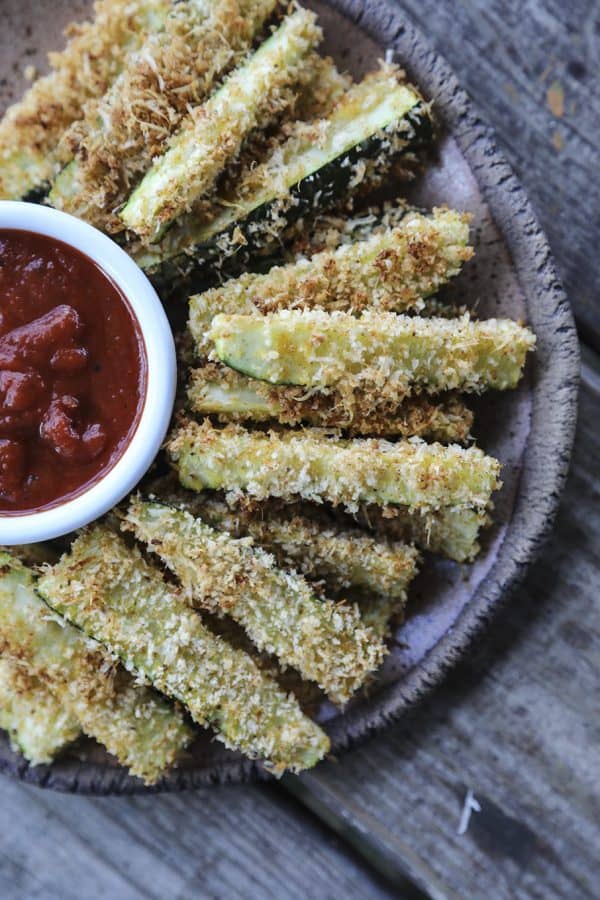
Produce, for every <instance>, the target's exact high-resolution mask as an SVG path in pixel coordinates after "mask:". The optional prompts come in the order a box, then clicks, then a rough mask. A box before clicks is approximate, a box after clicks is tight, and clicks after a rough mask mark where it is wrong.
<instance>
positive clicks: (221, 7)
mask: <svg viewBox="0 0 600 900" xmlns="http://www.w3.org/2000/svg"><path fill="white" fill-rule="evenodd" d="M277 5H278V0H219V2H218V3H213V4H209V5H208V6H203V5H202V4H199V3H197V2H192V0H190V2H182V3H178V4H176V5H175V6H174V7H173V9H172V12H171V13H170V15H169V16H168V17H167V18H166V21H165V23H164V28H163V29H162V31H159V32H158V33H156V34H151V35H150V36H149V37H148V38H147V40H146V42H145V43H144V44H143V46H142V47H141V48H140V50H139V52H138V53H136V54H135V55H133V56H132V57H131V58H130V59H129V61H128V63H127V66H126V67H125V69H124V71H123V72H122V73H121V75H120V76H119V78H118V79H117V80H116V82H115V83H114V85H113V86H112V88H111V89H110V90H109V91H108V92H107V93H106V94H105V95H104V97H102V98H101V99H100V100H98V101H97V102H92V103H88V104H87V105H86V107H85V110H84V112H85V116H84V118H83V119H82V120H81V121H79V122H77V123H75V124H74V125H73V126H72V127H71V128H70V129H69V131H68V132H67V133H66V134H65V136H64V138H63V142H62V154H63V156H64V157H65V158H67V159H69V158H71V157H74V160H75V161H74V163H72V164H71V166H72V167H73V168H71V167H70V168H71V171H70V172H67V173H65V175H64V176H61V177H60V178H59V179H58V181H57V182H56V184H55V188H54V190H53V192H52V194H51V200H52V202H53V205H55V206H58V207H59V208H61V209H64V210H66V211H67V212H70V213H72V214H74V215H77V216H79V217H80V218H83V219H86V220H87V221H88V222H91V223H92V224H94V225H96V226H97V227H99V228H103V229H104V230H106V231H109V232H115V231H121V230H122V228H123V223H122V222H121V220H120V219H119V217H118V216H117V215H116V212H115V211H116V210H117V209H118V208H119V206H121V204H122V203H123V202H124V201H125V200H126V199H127V197H128V196H129V194H130V192H131V190H132V189H133V187H134V186H135V184H136V183H137V181H138V180H139V179H140V177H141V176H143V175H144V173H145V172H146V171H147V170H148V169H149V168H150V166H151V164H152V160H153V159H154V158H155V157H157V156H159V155H161V154H162V153H163V152H164V150H165V148H166V145H167V143H168V140H169V138H170V136H171V135H172V134H173V133H174V132H175V130H176V129H177V127H178V126H179V124H180V122H181V120H182V118H183V117H184V116H186V115H187V114H188V113H189V110H190V109H191V108H192V107H194V106H197V105H198V104H199V103H201V102H202V101H203V100H204V99H205V97H206V96H207V94H208V93H209V91H210V90H211V88H212V86H213V85H214V84H215V82H216V81H217V80H218V79H219V78H220V77H221V76H222V75H223V74H224V73H226V72H227V71H228V70H229V69H230V68H231V67H232V66H233V65H235V63H236V61H239V59H240V58H241V55H242V54H243V53H244V52H246V51H247V49H248V47H249V46H250V44H251V42H252V40H253V39H254V37H255V35H256V34H257V33H258V32H260V31H261V29H262V28H263V26H264V24H265V22H266V21H267V19H268V18H269V17H270V16H271V15H272V14H273V12H274V11H275V9H276V7H277ZM63 180H66V182H67V184H68V187H69V189H68V190H66V189H63V187H62V182H63ZM74 187H76V189H75V190H73V188H74Z"/></svg>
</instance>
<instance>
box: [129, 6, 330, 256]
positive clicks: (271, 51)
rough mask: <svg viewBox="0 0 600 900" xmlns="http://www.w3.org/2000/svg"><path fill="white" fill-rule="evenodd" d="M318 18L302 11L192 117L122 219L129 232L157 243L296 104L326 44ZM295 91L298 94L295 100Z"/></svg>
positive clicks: (172, 141) (141, 185) (151, 173)
mask: <svg viewBox="0 0 600 900" xmlns="http://www.w3.org/2000/svg"><path fill="white" fill-rule="evenodd" d="M321 38H322V32H321V29H320V28H318V27H317V25H316V16H315V14H314V13H312V12H309V11H308V10H303V9H299V10H297V11H296V12H295V13H293V14H292V15H290V16H288V17H286V18H285V19H284V20H283V22H282V24H281V25H280V26H279V28H278V29H277V31H275V32H274V33H273V34H272V35H271V36H270V37H269V38H268V40H266V41H265V42H264V43H263V44H262V45H261V46H260V47H259V49H258V50H257V51H256V52H255V53H254V54H253V55H251V56H250V57H249V59H248V60H247V62H246V63H245V64H243V65H240V66H239V67H238V68H237V69H235V70H234V71H233V72H232V73H231V74H230V75H229V76H228V77H227V79H226V80H225V82H224V83H223V85H222V86H221V87H220V88H219V89H218V90H217V91H215V93H214V94H213V95H212V96H211V97H209V99H208V100H207V101H206V102H205V103H204V104H203V105H202V106H200V107H198V108H196V109H195V110H192V111H191V113H190V115H189V116H188V117H187V118H186V119H184V121H183V122H182V124H181V127H180V129H179V131H178V132H177V133H176V134H175V135H174V137H173V138H172V140H171V142H170V146H169V149H168V150H167V151H166V152H165V153H164V154H163V155H162V156H161V157H159V158H158V159H157V160H156V162H155V163H154V165H153V166H152V168H151V169H150V171H149V172H148V173H147V174H146V175H145V177H144V179H143V180H142V182H141V184H140V185H139V186H138V187H137V188H136V189H135V191H134V192H133V194H132V195H131V197H130V198H129V200H128V202H127V204H126V205H125V207H124V208H123V210H122V211H121V213H120V217H121V219H122V220H123V222H124V223H125V225H126V227H127V228H128V229H130V230H131V231H134V232H135V233H136V234H137V235H139V236H140V237H141V238H142V239H146V240H148V241H149V242H152V241H156V240H157V239H158V238H159V237H160V235H161V234H162V233H163V232H164V230H165V229H166V228H167V227H168V226H169V225H170V224H171V223H172V222H173V221H174V220H175V219H177V217H178V216H180V215H182V214H183V213H187V212H190V210H191V208H192V206H193V204H194V202H195V201H196V200H197V199H198V198H200V197H202V196H204V195H206V194H207V193H208V192H209V191H210V190H211V189H212V188H213V185H214V183H215V181H216V179H217V176H218V175H219V174H220V173H221V172H222V171H223V169H224V168H225V166H226V165H227V163H228V162H229V161H230V160H232V159H235V158H236V157H237V156H238V154H239V152H240V149H241V147H242V144H243V142H244V141H245V139H246V138H247V136H248V135H249V134H250V132H251V131H252V130H253V129H255V128H257V127H261V128H264V127H265V125H266V124H267V123H268V122H269V121H270V120H271V119H273V117H274V116H275V115H276V114H277V113H278V111H279V110H280V109H282V108H284V107H285V106H286V105H287V104H288V103H289V102H290V96H293V89H294V87H295V86H296V85H298V84H299V83H300V82H301V81H302V79H303V77H304V73H305V68H306V60H305V57H306V56H307V55H308V54H309V52H310V51H311V50H313V49H314V47H315V46H316V45H317V44H318V43H319V42H320V40H321ZM290 91H291V92H292V93H291V94H290Z"/></svg>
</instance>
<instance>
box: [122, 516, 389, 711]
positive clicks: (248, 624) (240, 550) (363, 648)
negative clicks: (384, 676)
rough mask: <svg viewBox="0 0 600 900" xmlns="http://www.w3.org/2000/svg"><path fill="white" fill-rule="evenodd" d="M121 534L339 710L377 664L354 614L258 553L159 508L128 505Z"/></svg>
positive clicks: (368, 635) (373, 646) (372, 642)
mask: <svg viewBox="0 0 600 900" xmlns="http://www.w3.org/2000/svg"><path fill="white" fill-rule="evenodd" d="M124 526H125V527H126V528H131V530H133V532H134V534H135V536H136V537H137V539H138V540H139V541H142V542H143V543H145V544H147V545H148V546H149V547H150V548H151V549H152V551H153V552H154V553H156V554H158V556H159V557H160V559H161V560H162V561H163V563H164V564H165V565H166V566H167V567H168V568H169V569H170V570H171V571H172V572H173V573H174V574H175V575H176V576H177V578H178V579H179V581H180V582H181V584H182V585H183V587H184V589H185V590H186V591H187V592H188V594H189V596H190V597H191V599H192V602H193V603H194V604H195V605H198V606H199V607H200V608H205V609H208V610H209V612H216V613H218V614H225V613H226V614H227V615H229V616H230V617H231V618H232V619H233V620H234V621H236V622H237V623H238V624H239V625H241V626H242V628H244V630H245V631H246V633H247V634H248V636H249V637H250V638H251V640H252V641H253V643H254V644H255V645H256V646H257V647H258V649H259V650H263V651H266V652H267V653H270V654H272V655H274V656H276V657H277V658H278V659H279V661H280V662H281V663H282V664H283V665H284V666H292V667H294V668H295V669H297V670H298V671H299V672H300V674H301V675H302V676H303V677H304V678H306V679H308V680H309V681H315V682H316V683H317V684H318V685H319V687H320V688H321V689H322V690H323V691H325V693H326V694H327V696H328V697H329V699H330V700H331V701H332V702H333V703H336V704H338V705H344V704H345V703H346V702H347V701H348V700H349V699H350V697H351V696H352V694H353V693H354V692H355V691H356V690H358V688H359V687H361V685H362V684H364V682H365V680H366V679H367V677H368V675H369V674H370V673H372V672H373V671H375V669H376V668H377V667H378V666H379V665H380V664H381V661H382V659H383V656H384V651H385V648H384V646H383V643H382V642H381V641H379V640H378V638H377V635H376V634H375V632H373V631H371V630H370V629H368V628H365V626H364V625H363V624H362V622H361V619H360V614H359V612H358V610H357V608H356V607H354V606H347V605H343V604H338V603H334V602H333V601H332V600H328V599H324V598H319V597H317V596H316V595H315V593H314V591H313V589H312V588H311V587H310V585H309V584H308V583H307V582H306V581H305V579H304V578H303V577H302V576H301V575H297V574H295V573H294V572H293V571H287V572H285V571H282V570H280V569H278V568H277V567H276V566H275V565H274V560H273V557H272V556H270V555H269V554H268V553H266V552H265V551H264V550H263V549H262V548H260V547H253V546H252V545H251V544H249V542H248V541H247V540H244V539H241V540H239V539H235V538H232V537H231V536H230V535H229V534H227V533H225V532H219V531H215V530H214V529H213V528H211V527H210V526H209V525H207V524H206V523H204V522H202V520H201V519H199V518H195V517H194V516H192V515H191V513H189V512H188V511H186V510H183V509H177V508H175V507H173V506H169V505H167V504H165V503H159V502H157V501H143V500H140V499H138V500H134V501H133V502H132V503H131V505H130V506H129V509H128V511H127V513H126V514H125V519H124Z"/></svg>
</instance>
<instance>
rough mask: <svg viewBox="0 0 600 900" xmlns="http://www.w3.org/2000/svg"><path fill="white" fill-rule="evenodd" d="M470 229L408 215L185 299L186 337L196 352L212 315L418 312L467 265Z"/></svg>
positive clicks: (460, 219)
mask: <svg viewBox="0 0 600 900" xmlns="http://www.w3.org/2000/svg"><path fill="white" fill-rule="evenodd" d="M468 222H469V216H467V215H465V214H464V213H458V212H455V211H453V210H447V209H435V210H434V211H433V215H432V216H424V215H421V214H420V213H416V212H415V213H406V215H405V216H404V217H403V219H402V221H401V222H400V223H399V224H398V225H397V226H396V227H395V228H392V229H390V230H388V231H383V232H378V233H375V234H372V235H371V236H369V237H367V238H365V239H364V240H360V241H355V242H353V243H350V244H342V245H341V246H339V247H338V248H337V249H336V250H325V251H322V252H321V253H317V254H314V255H312V256H311V257H310V259H307V258H300V259H298V260H297V261H296V262H294V263H289V264H288V265H286V266H274V267H273V268H271V269H270V270H269V271H268V272H267V273H266V274H264V275H262V274H253V273H245V274H243V275H241V276H240V277H239V278H236V279H232V280H230V281H227V282H225V284H224V285H222V286H220V287H216V288H212V289H211V290H209V291H205V292H204V293H203V294H199V295H196V296H194V297H191V298H190V329H191V331H192V334H193V335H194V337H195V338H196V340H197V342H198V344H199V347H200V349H202V346H203V345H202V342H203V338H204V337H205V333H206V329H207V327H208V326H209V325H210V321H211V320H212V318H213V316H214V315H216V314H218V313H229V314H232V313H238V314H244V315H251V314H253V313H261V314H264V313H269V312H275V311H276V310H279V309H296V308H298V309H316V308H320V309H324V310H327V311H328V312H332V311H333V310H341V311H343V312H351V313H354V314H356V313H361V312H362V311H363V310H365V309H367V308H368V309H373V310H381V311H386V310H388V311H392V312H401V311H403V310H406V309H410V308H413V307H417V308H418V307H419V306H420V305H421V304H422V302H423V298H424V297H426V296H428V295H429V294H432V293H434V292H435V291H436V290H438V288H439V287H440V286H441V285H442V284H444V283H445V282H446V281H448V280H449V279H450V278H452V277H453V276H455V275H457V274H458V272H459V271H460V268H461V266H462V264H463V262H465V261H466V260H468V259H470V258H471V256H472V254H473V251H472V249H471V248H470V247H469V246H467V242H468V238H469V227H468Z"/></svg>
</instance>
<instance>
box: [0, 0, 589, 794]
mask: <svg viewBox="0 0 600 900" xmlns="http://www.w3.org/2000/svg"><path fill="white" fill-rule="evenodd" d="M324 2H325V3H326V5H328V6H330V7H332V8H333V9H335V10H337V11H338V12H339V13H341V14H342V15H344V16H345V17H346V18H347V19H349V20H350V21H351V22H352V23H353V24H354V25H355V26H357V27H359V28H361V29H362V30H363V31H364V32H365V33H366V34H367V35H368V36H369V37H371V38H372V39H373V40H375V41H376V42H377V43H378V44H380V45H382V46H384V47H389V48H390V49H392V50H393V51H394V54H395V55H396V56H397V57H398V58H399V59H400V60H401V61H402V65H403V66H404V67H405V68H406V70H407V73H408V75H409V77H410V78H411V79H414V81H415V82H416V83H417V85H418V86H419V88H420V89H421V90H422V91H423V93H424V94H425V95H426V96H427V97H430V98H433V101H434V104H435V108H436V110H437V112H438V115H439V116H440V118H441V119H442V120H443V122H444V125H445V127H446V129H447V130H448V132H449V133H450V134H451V135H452V137H453V138H454V139H455V140H456V143H457V145H458V147H459V149H460V151H461V153H462V154H463V156H464V158H465V160H466V161H467V163H468V165H469V168H470V170H471V172H472V173H473V176H474V178H475V180H476V181H477V185H478V187H479V190H480V191H481V194H482V197H483V199H484V201H485V203H486V204H487V206H488V208H489V211H490V214H491V216H492V218H493V220H494V222H495V224H496V226H497V227H498V231H499V232H500V234H501V235H502V238H503V240H504V242H505V244H506V247H507V249H508V251H509V253H510V256H511V258H512V264H513V266H514V269H515V271H516V273H517V276H518V279H519V283H520V285H521V288H522V290H523V292H524V294H525V296H526V300H527V310H528V317H529V320H530V322H531V324H532V325H533V328H534V331H535V332H536V334H537V336H538V353H537V354H536V359H535V363H534V367H533V378H534V381H535V388H534V390H532V392H531V401H532V409H531V428H530V432H529V435H528V437H527V442H526V446H525V449H524V453H523V468H522V471H521V474H520V478H519V483H518V488H517V493H516V498H515V505H514V507H513V510H512V513H511V518H510V522H509V527H508V528H507V530H506V534H505V536H504V538H503V540H502V543H501V545H500V547H499V550H498V554H497V557H496V560H495V561H494V563H493V565H492V567H491V569H490V570H489V571H488V572H487V574H486V576H485V578H484V580H483V582H482V583H481V584H480V585H479V586H478V588H477V593H476V595H475V596H473V597H472V598H471V600H470V601H469V603H468V605H467V606H466V607H465V608H464V609H463V610H462V611H461V613H460V615H459V617H458V619H457V620H456V622H455V623H454V625H453V627H452V628H451V629H450V630H449V631H447V632H446V633H445V634H444V636H443V637H442V639H441V640H440V641H438V643H437V644H436V645H435V646H434V647H433V648H432V649H431V650H430V651H429V652H428V653H427V655H426V657H425V658H424V659H423V661H422V662H420V663H419V664H418V665H417V666H415V667H414V668H413V669H411V670H410V671H409V672H408V673H407V674H406V675H405V676H403V678H402V680H401V682H399V683H396V684H391V685H388V686H386V687H385V688H383V689H382V690H381V692H380V693H379V694H378V695H377V696H376V697H374V698H373V699H372V706H371V707H370V709H369V711H368V714H367V715H365V710H364V708H363V707H360V708H358V709H354V710H350V711H348V712H347V713H346V714H344V715H340V716H338V717H337V718H336V719H335V720H333V721H332V722H331V724H330V726H329V727H328V732H329V734H330V737H331V740H332V750H333V752H340V751H343V750H347V749H349V748H350V747H351V746H354V745H356V744H357V743H359V742H362V741H364V740H366V739H367V738H368V737H370V736H371V735H373V734H375V733H377V732H379V731H381V730H382V729H383V728H385V727H386V726H387V725H389V724H391V723H392V722H394V721H396V720H397V719H399V718H400V716H401V715H402V714H403V713H405V712H406V711H407V710H408V709H409V708H411V707H412V706H414V705H415V704H416V703H417V702H419V701H420V700H422V699H423V698H424V697H425V696H426V695H427V694H428V693H430V692H431V691H432V690H433V688H434V687H436V686H437V685H438V684H439V683H440V682H441V681H442V680H443V678H444V677H445V675H446V674H447V672H448V671H449V670H450V669H451V668H452V667H453V666H454V665H455V664H456V663H457V662H458V660H459V659H460V658H461V657H462V656H463V655H464V653H465V651H466V650H467V649H468V648H469V646H470V645H471V644H472V642H473V641H474V639H475V637H476V636H477V635H478V634H479V633H480V632H481V631H482V630H483V628H484V627H485V626H486V625H487V624H489V622H490V621H491V619H492V617H493V616H494V615H495V614H496V613H497V612H498V610H499V608H500V607H501V606H502V605H503V604H504V603H506V602H507V601H508V599H509V598H510V596H511V594H512V593H513V591H514V590H515V589H516V587H517V586H518V585H519V584H520V582H521V581H522V579H523V577H524V576H525V573H526V571H527V570H528V568H529V566H530V565H531V564H532V563H533V562H534V561H535V559H536V558H537V556H538V554H539V552H540V549H541V547H542V545H543V543H544V541H545V539H546V538H547V536H548V534H549V532H550V530H551V528H552V525H553V522H554V518H555V515H556V512H557V510H558V506H559V502H560V498H561V494H562V490H563V487H564V484H565V480H566V476H567V473H568V469H569V462H570V457H571V450H572V447H573V441H574V436H575V425H576V419H577V397H578V386H579V344H578V340H577V332H576V328H575V322H574V319H573V314H572V311H571V308H570V306H569V302H568V299H567V297H566V294H565V291H564V289H563V287H562V284H561V282H560V279H559V277H558V274H557V270H556V266H555V263H554V259H553V257H552V253H551V251H550V247H549V245H548V241H547V238H546V236H545V234H544V232H543V230H542V228H541V226H540V224H539V222H538V221H537V217H536V215H535V213H534V211H533V208H532V206H531V203H530V201H529V199H528V197H527V194H526V192H525V190H524V188H523V187H522V185H521V183H520V182H519V180H518V178H517V176H516V175H515V173H514V171H513V170H512V167H511V166H510V164H509V163H508V161H507V160H506V159H505V157H504V155H503V154H502V153H501V152H500V151H499V150H498V148H497V146H496V142H495V137H494V133H493V131H492V129H491V128H490V127H489V126H488V125H487V124H486V122H485V120H484V118H483V117H482V116H481V114H480V112H479V110H478V109H477V107H476V105H475V104H474V103H473V101H472V100H471V99H470V98H469V96H468V95H467V93H466V91H465V90H464V88H462V87H461V86H460V84H459V82H458V79H457V77H456V76H455V74H454V72H453V70H452V68H451V67H450V66H449V64H448V63H447V62H446V60H445V58H444V57H443V55H441V54H440V53H439V52H438V51H437V50H435V49H434V47H433V46H432V44H430V42H429V39H428V38H427V37H426V36H425V35H424V34H423V33H422V32H421V30H420V29H419V28H418V27H416V26H415V25H414V24H413V23H412V22H411V21H409V20H408V19H407V18H406V14H405V13H404V11H403V10H402V9H401V8H400V7H399V6H398V5H397V4H396V3H395V2H394V0H324ZM550 399H551V400H552V402H549V401H550ZM532 435H535V441H533V442H532V440H531V437H532ZM548 448H549V449H548ZM541 463H543V465H541ZM515 526H518V527H515ZM11 756H12V754H11ZM0 772H2V773H4V774H8V775H12V776H14V777H16V778H19V779H21V780H23V781H25V782H27V783H29V784H34V785H37V786H39V787H48V788H52V789H54V790H59V791H65V792H69V793H81V794H89V795H96V796H98V795H107V794H121V795H124V794H136V793H143V792H154V793H158V792H170V791H179V790H185V789H189V788H197V787H201V786H207V785H210V784H223V783H240V782H244V781H249V780H252V779H266V778H268V777H270V776H268V775H267V774H266V773H265V772H264V770H263V769H262V768H261V767H260V765H259V764H258V763H257V762H255V761H252V760H246V759H242V758H240V757H238V756H232V757H231V758H227V759H225V760H222V761H218V762H216V763H215V765H214V767H212V768H211V769H201V770H200V769H195V770H194V769H188V770H185V769H184V770H177V769H176V770H173V771H172V772H170V773H169V774H167V775H166V776H165V778H164V779H162V780H161V781H160V782H159V783H158V784H157V785H154V786H152V787H146V786H144V785H143V784H142V783H141V782H140V781H139V779H137V778H134V777H133V776H131V775H129V774H128V773H127V772H126V771H125V770H124V769H122V768H120V767H114V768H113V767H107V766H102V765H99V764H97V763H91V764H89V763H86V762H85V761H84V762H78V761H69V762H68V763H63V764H61V761H60V759H59V760H58V761H57V762H56V763H54V764H52V765H49V766H36V767H33V766H30V765H28V764H27V763H26V762H25V760H23V758H22V757H20V756H18V755H15V758H14V759H11V758H10V757H9V756H7V757H2V758H0Z"/></svg>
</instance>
